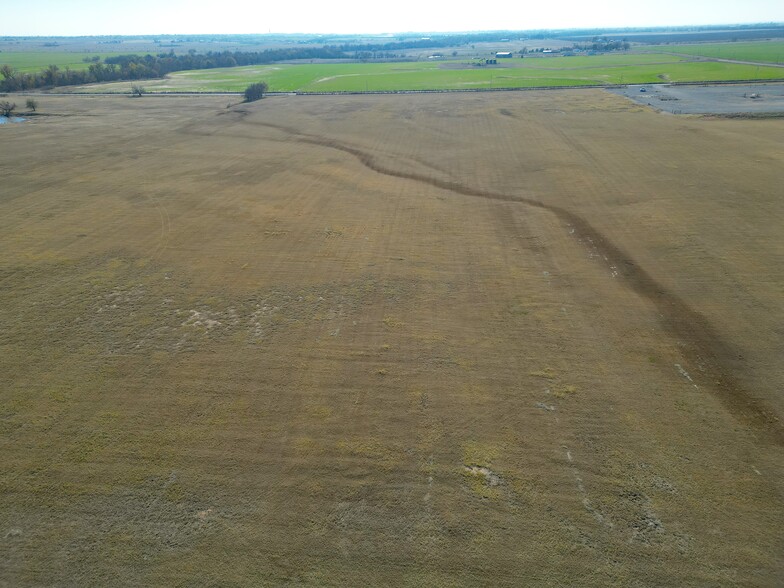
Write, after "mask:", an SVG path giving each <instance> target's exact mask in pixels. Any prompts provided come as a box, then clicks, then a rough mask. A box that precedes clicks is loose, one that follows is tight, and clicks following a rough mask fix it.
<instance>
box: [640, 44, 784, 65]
mask: <svg viewBox="0 0 784 588" xmlns="http://www.w3.org/2000/svg"><path fill="white" fill-rule="evenodd" d="M645 49H646V50H651V51H656V52H661V53H683V54H688V55H699V56H703V57H718V58H719V59H737V60H739V61H762V62H765V63H784V42H782V41H774V42H768V41H765V42H757V43H700V44H694V45H656V46H649V47H646V48H645Z"/></svg>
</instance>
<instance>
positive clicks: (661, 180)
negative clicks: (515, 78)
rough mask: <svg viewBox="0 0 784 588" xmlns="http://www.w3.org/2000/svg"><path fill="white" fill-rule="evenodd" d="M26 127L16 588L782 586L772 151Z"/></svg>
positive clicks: (657, 118)
mask: <svg viewBox="0 0 784 588" xmlns="http://www.w3.org/2000/svg"><path fill="white" fill-rule="evenodd" d="M40 102H41V107H40V109H39V110H40V111H42V112H46V113H49V114H62V115H66V116H47V117H43V116H41V117H36V118H35V119H33V120H31V121H28V122H25V123H22V124H18V125H5V126H3V127H2V128H0V140H1V141H2V145H3V159H2V163H0V171H2V174H3V181H2V182H3V183H2V186H3V189H2V192H1V193H0V281H1V282H2V289H0V382H2V386H0V394H1V395H2V413H0V435H1V436H0V452H2V455H3V466H4V467H3V468H2V470H1V471H0V497H2V500H0V561H2V562H3V565H2V567H0V585H8V586H54V585H57V586H71V585H74V586H75V585H80V586H81V585H280V584H285V583H291V584H297V585H312V586H346V585H354V586H365V585H379V586H381V585H403V586H478V585H494V586H520V585H552V586H558V585H574V586H578V585H579V586H663V585H669V586H687V585H700V586H704V585H712V586H718V585H722V586H723V585H744V586H773V585H777V584H780V583H781V581H782V577H783V575H782V574H783V573H784V570H783V569H782V557H781V556H782V553H784V540H783V538H782V534H781V528H782V524H784V504H783V503H782V489H783V488H782V487H783V486H784V483H783V482H782V480H784V467H783V466H784V458H783V457H782V442H784V427H782V424H781V422H780V420H779V419H780V417H781V415H782V412H784V398H782V395H781V391H782V389H784V363H782V361H781V357H782V355H783V354H784V308H783V307H782V304H781V301H782V294H784V239H782V233H781V227H782V226H784V205H783V204H782V201H781V186H782V185H784V146H783V145H782V137H784V121H782V120H765V121H757V120H706V119H697V118H688V117H673V116H662V115H660V114H657V113H655V112H653V111H651V110H649V109H647V108H643V107H640V106H637V105H635V104H633V103H631V102H629V101H628V100H626V99H624V98H622V97H620V96H616V95H612V94H609V93H607V92H603V91H599V90H597V91H566V92H558V91H549V92H542V93H535V92H526V93H514V94H503V95H500V94H499V95H496V94H477V95H408V96H351V97H274V98H267V99H265V100H263V101H261V102H258V103H254V104H252V105H243V106H235V107H233V108H230V109H227V108H226V102H227V98H225V97H222V98H215V97H188V98H186V97H145V98H142V99H131V98H127V97H48V98H46V99H45V100H44V98H42V99H41V101H40Z"/></svg>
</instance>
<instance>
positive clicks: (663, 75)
mask: <svg viewBox="0 0 784 588" xmlns="http://www.w3.org/2000/svg"><path fill="white" fill-rule="evenodd" d="M575 59H579V60H581V62H582V63H591V62H590V61H585V60H590V59H591V58H590V57H586V58H575ZM569 60H570V58H568V57H565V58H552V59H547V60H545V59H542V60H534V59H531V60H528V61H526V60H525V59H520V60H518V61H517V62H516V63H515V66H514V67H511V66H509V67H496V68H494V67H468V68H466V69H452V68H443V67H440V66H439V65H440V64H439V63H433V62H429V63H383V64H377V63H376V64H364V63H356V64H354V63H340V64H303V65H276V66H248V67H235V68H225V69H211V70H197V71H188V72H178V73H174V74H172V75H171V76H170V77H169V78H167V79H166V80H154V81H150V82H145V84H144V85H145V86H146V87H147V89H148V90H150V91H156V90H169V91H195V92H216V91H237V92H238V91H242V90H244V89H245V87H246V86H247V85H248V84H250V83H252V82H256V81H260V80H263V81H266V82H267V83H268V84H269V88H270V91H273V92H294V91H302V92H339V91H344V92H362V91H391V90H424V89H432V90H441V89H466V88H524V87H533V86H571V85H575V86H580V85H594V84H641V83H657V82H690V81H728V80H755V79H775V78H782V77H784V72H782V70H781V69H780V68H775V67H765V66H754V65H740V64H733V63H719V62H690V61H672V62H669V63H667V62H665V63H642V64H629V65H603V66H600V65H583V66H580V62H574V65H573V66H572V67H568V66H567V64H569ZM543 62H547V64H546V65H547V67H545V63H543ZM559 65H560V66H561V67H557V66H559Z"/></svg>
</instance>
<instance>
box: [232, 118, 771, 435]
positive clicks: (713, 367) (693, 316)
mask: <svg viewBox="0 0 784 588" xmlns="http://www.w3.org/2000/svg"><path fill="white" fill-rule="evenodd" d="M246 122H247V121H246ZM253 124H259V125H261V126H266V127H269V128H273V129H276V130H279V131H283V132H285V133H287V134H290V135H292V136H293V137H295V139H296V140H297V141H300V142H302V143H309V144H312V145H318V146H322V147H328V148H331V149H337V150H339V151H343V152H345V153H348V154H350V155H353V156H354V157H356V158H357V159H358V160H359V161H360V162H361V163H362V164H363V165H364V166H366V167H367V168H369V169H371V170H373V171H375V172H377V173H380V174H384V175H387V176H392V177H397V178H403V179H406V180H412V181H415V182H421V183H424V184H429V185H431V186H434V187H436V188H439V189H442V190H448V191H451V192H454V193H456V194H462V195H465V196H474V197H477V198H486V199H490V200H498V201H502V202H517V203H520V204H525V205H527V206H533V207H536V208H539V209H543V210H547V211H549V212H551V213H553V214H555V215H556V216H557V217H558V218H559V219H560V220H561V221H563V222H564V223H565V224H566V225H567V226H568V227H569V228H570V229H572V234H573V236H574V237H576V238H577V239H578V240H580V241H581V242H583V243H587V244H589V246H590V247H591V248H593V249H594V251H595V252H596V253H598V254H600V255H601V256H602V258H603V259H605V260H606V263H607V264H608V267H609V266H611V267H613V268H615V271H616V272H617V276H618V278H620V279H621V280H622V282H623V283H625V284H626V285H627V286H628V287H629V288H631V289H632V290H633V291H634V292H635V293H637V294H638V295H640V296H641V297H643V298H645V299H646V300H648V301H650V302H651V303H652V304H653V305H654V306H655V307H656V309H657V310H658V311H659V314H660V316H661V323H662V326H663V328H664V330H665V331H666V332H667V333H668V334H669V335H670V336H671V337H673V338H674V339H675V340H676V341H677V342H678V343H679V347H680V348H681V352H682V354H683V355H684V357H685V358H686V359H688V361H689V362H690V363H691V364H692V365H694V366H697V368H698V369H699V370H700V373H701V375H702V378H700V381H699V383H700V384H701V385H703V386H705V387H706V388H708V389H710V390H712V391H713V393H714V394H715V395H716V397H717V398H719V400H720V401H721V402H722V403H723V405H724V406H725V407H726V408H727V409H728V410H729V411H730V412H731V413H732V414H734V415H735V416H736V418H738V419H739V420H740V421H742V422H744V423H746V424H748V425H750V426H753V427H754V428H756V429H757V430H759V431H760V432H761V433H763V434H764V435H765V437H767V438H768V439H769V440H770V441H772V442H774V443H776V444H778V445H784V426H782V423H781V421H780V419H779V418H778V417H777V416H776V415H775V414H774V412H773V411H772V410H771V409H770V408H768V407H767V406H766V405H765V404H764V403H763V402H762V401H761V400H759V399H757V398H755V397H754V396H752V395H751V394H750V393H749V392H747V391H746V390H745V389H744V388H743V387H742V386H741V385H740V383H739V382H738V381H737V379H736V378H735V377H734V376H733V375H732V374H731V373H729V371H728V370H727V369H726V368H725V367H723V366H724V365H726V364H727V363H729V361H730V359H731V358H736V357H737V355H738V354H737V352H736V351H735V350H734V349H733V348H732V345H731V344H729V343H727V342H725V341H723V340H722V339H721V337H720V336H719V334H718V332H717V331H716V330H715V329H714V328H713V326H712V325H711V324H710V323H709V322H708V321H707V320H706V319H705V317H703V316H702V315H701V314H700V313H699V312H697V311H695V310H694V309H692V308H691V307H690V306H689V305H688V304H686V303H685V302H684V301H683V300H682V299H681V298H680V297H679V296H678V295H676V294H674V293H673V292H670V291H669V290H667V289H666V288H665V287H663V286H662V285H661V284H659V283H658V282H657V281H656V280H655V279H654V278H653V277H651V275H650V274H648V273H647V272H646V271H645V270H644V269H642V268H641V267H639V266H638V265H637V264H635V263H634V261H633V260H632V259H631V258H630V257H629V256H628V255H627V254H626V253H624V252H623V251H622V250H621V249H619V248H618V247H617V246H616V245H614V244H613V243H612V242H610V241H609V240H608V239H607V238H605V236H604V235H603V234H602V233H600V232H599V231H598V230H597V229H595V228H594V227H593V226H591V224H590V223H589V222H588V221H586V220H585V219H584V218H582V217H580V216H578V215H576V214H574V213H572V212H570V211H568V210H566V209H564V208H561V207H560V206H554V205H551V204H544V203H542V202H539V201H538V200H535V199H532V198H528V197H525V196H510V195H508V194H498V193H494V192H490V191H485V190H479V189H476V188H472V187H470V186H465V185H463V184H460V183H457V182H451V181H446V180H440V179H437V178H431V177H427V176H423V175H420V174H417V173H411V172H404V171H400V170H395V169H392V168H389V167H386V166H384V165H382V164H381V163H379V162H378V161H377V160H376V158H374V157H373V156H372V155H370V154H368V153H366V152H364V151H362V150H361V149H359V148H357V147H354V146H351V145H347V144H344V143H341V142H339V141H335V140H333V139H328V138H326V137H320V136H317V135H312V134H308V133H303V132H302V131H299V130H297V129H294V128H291V127H286V126H283V125H277V124H273V123H253Z"/></svg>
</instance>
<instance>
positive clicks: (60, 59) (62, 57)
mask: <svg viewBox="0 0 784 588" xmlns="http://www.w3.org/2000/svg"><path fill="white" fill-rule="evenodd" d="M115 55H119V53H103V52H96V53H84V52H81V53H74V52H66V51H3V52H2V53H0V65H5V64H8V65H10V66H12V67H14V68H16V69H17V70H19V71H20V72H24V73H36V72H39V71H41V70H42V69H46V68H47V67H49V66H50V65H56V66H57V67H59V68H61V69H65V68H66V67H68V68H70V69H73V70H83V69H87V68H88V67H89V63H85V61H84V59H85V58H86V57H94V56H98V57H100V58H101V59H105V58H107V57H114V56H115Z"/></svg>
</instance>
